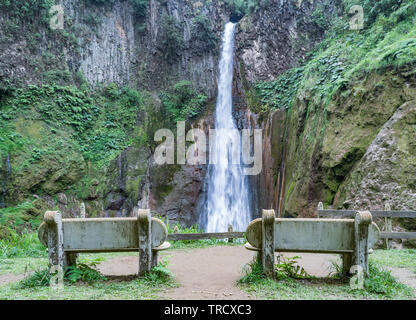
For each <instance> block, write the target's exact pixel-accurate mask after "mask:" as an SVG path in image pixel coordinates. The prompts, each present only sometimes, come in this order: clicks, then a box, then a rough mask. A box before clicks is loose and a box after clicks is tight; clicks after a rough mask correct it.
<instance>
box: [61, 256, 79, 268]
mask: <svg viewBox="0 0 416 320" xmlns="http://www.w3.org/2000/svg"><path fill="white" fill-rule="evenodd" d="M77 258H78V253H65V257H64V267H70V266H74V267H75V266H76V265H77Z"/></svg>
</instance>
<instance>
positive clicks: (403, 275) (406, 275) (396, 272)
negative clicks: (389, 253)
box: [386, 267, 416, 289]
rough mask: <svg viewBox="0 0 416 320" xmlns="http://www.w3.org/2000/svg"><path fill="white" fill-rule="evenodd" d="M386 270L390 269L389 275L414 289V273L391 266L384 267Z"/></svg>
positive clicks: (415, 282)
mask: <svg viewBox="0 0 416 320" xmlns="http://www.w3.org/2000/svg"><path fill="white" fill-rule="evenodd" d="M386 269H387V270H390V271H391V275H392V276H393V277H395V278H396V279H397V280H398V281H399V282H401V283H403V284H405V285H407V286H408V287H411V288H413V289H416V273H414V272H412V271H411V270H408V269H405V268H392V267H386Z"/></svg>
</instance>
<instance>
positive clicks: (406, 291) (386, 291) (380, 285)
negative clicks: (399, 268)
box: [364, 262, 413, 298]
mask: <svg viewBox="0 0 416 320" xmlns="http://www.w3.org/2000/svg"><path fill="white" fill-rule="evenodd" d="M369 269H370V274H369V276H368V277H367V278H366V279H365V281H364V287H365V290H366V291H367V292H368V293H374V294H381V295H383V296H386V297H389V298H392V297H394V296H396V295H401V294H403V295H405V296H408V297H411V296H413V293H412V290H411V289H410V288H409V287H407V286H406V285H404V284H402V283H400V282H398V281H397V280H396V279H395V278H394V277H393V276H392V275H391V273H390V271H387V270H384V269H381V268H380V267H378V266H377V264H375V263H374V262H370V263H369Z"/></svg>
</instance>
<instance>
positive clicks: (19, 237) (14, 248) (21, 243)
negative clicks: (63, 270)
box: [0, 229, 46, 259]
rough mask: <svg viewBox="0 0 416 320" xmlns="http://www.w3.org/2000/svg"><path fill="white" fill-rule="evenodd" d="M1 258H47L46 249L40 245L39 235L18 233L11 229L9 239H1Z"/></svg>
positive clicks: (24, 231)
mask: <svg viewBox="0 0 416 320" xmlns="http://www.w3.org/2000/svg"><path fill="white" fill-rule="evenodd" d="M0 257H1V258H2V259H7V258H23V257H34V258H40V257H46V248H45V247H44V245H43V244H41V243H40V241H39V239H38V235H37V233H29V232H28V231H27V230H23V232H22V233H17V232H16V230H14V229H9V232H8V237H7V238H6V239H0Z"/></svg>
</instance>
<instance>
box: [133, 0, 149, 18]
mask: <svg viewBox="0 0 416 320" xmlns="http://www.w3.org/2000/svg"><path fill="white" fill-rule="evenodd" d="M147 2H148V0H130V4H131V6H132V7H133V11H134V15H135V16H136V17H138V18H143V17H145V16H146V14H147Z"/></svg>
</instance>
